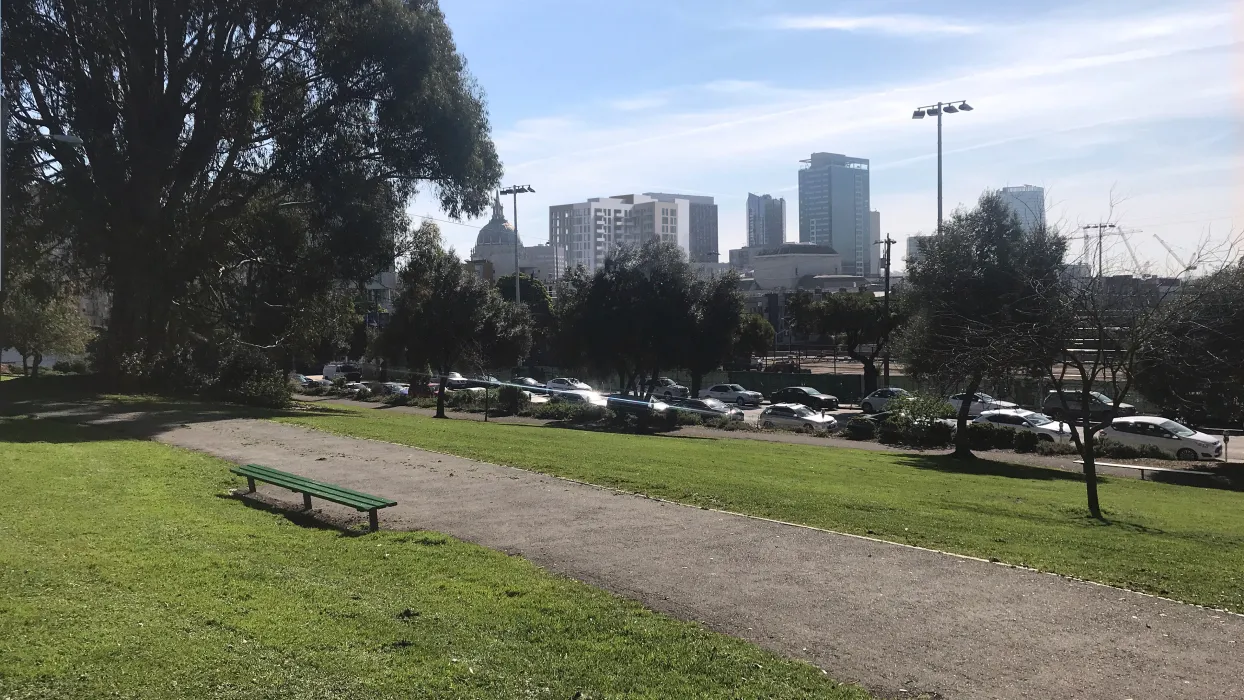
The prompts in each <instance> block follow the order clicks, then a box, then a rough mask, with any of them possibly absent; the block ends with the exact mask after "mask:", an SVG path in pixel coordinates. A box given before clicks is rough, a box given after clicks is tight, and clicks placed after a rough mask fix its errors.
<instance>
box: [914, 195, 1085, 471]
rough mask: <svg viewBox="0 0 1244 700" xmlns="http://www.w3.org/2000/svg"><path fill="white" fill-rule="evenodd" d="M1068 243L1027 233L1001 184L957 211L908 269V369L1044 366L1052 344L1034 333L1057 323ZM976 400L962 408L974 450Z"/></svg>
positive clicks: (968, 374)
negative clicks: (1055, 306)
mask: <svg viewBox="0 0 1244 700" xmlns="http://www.w3.org/2000/svg"><path fill="white" fill-rule="evenodd" d="M1065 252H1066V243H1065V241H1064V240H1063V239H1062V238H1061V237H1059V236H1057V235H1053V234H1050V233H1048V232H1047V231H1045V230H1038V231H1033V232H1026V231H1025V229H1024V227H1023V226H1022V225H1021V224H1020V221H1019V219H1018V218H1017V217H1016V216H1015V215H1014V214H1013V213H1012V212H1011V210H1010V209H1009V208H1008V207H1007V206H1006V203H1005V202H1004V201H1003V199H1002V197H1001V195H1000V194H999V193H997V192H986V193H985V194H983V195H982V196H981V198H980V201H979V202H978V203H977V206H976V207H975V208H973V209H970V210H962V209H961V210H958V211H956V212H955V213H954V214H952V215H951V218H950V220H949V221H947V222H946V224H945V225H944V226H943V228H942V230H941V232H939V233H938V234H936V235H934V236H932V237H930V238H929V240H928V242H927V244H926V246H925V251H924V255H923V257H922V258H921V259H919V260H917V261H914V262H913V263H912V264H911V265H910V267H909V269H908V271H907V286H908V289H909V291H908V298H907V302H908V304H909V311H910V314H911V318H910V321H909V322H908V323H907V324H906V326H905V328H904V330H903V332H902V342H901V354H902V356H903V358H904V360H905V362H906V366H907V372H908V374H910V375H912V376H913V377H915V378H916V379H918V380H921V381H930V380H931V381H934V382H936V383H939V384H949V383H959V384H960V385H966V387H965V389H966V393H967V394H969V395H971V394H974V393H976V391H977V390H978V389H979V388H980V386H981V382H982V381H983V380H984V379H985V378H1003V377H1007V376H1009V375H1012V374H1014V373H1024V374H1028V375H1034V374H1038V373H1041V374H1043V373H1045V372H1046V371H1047V370H1048V368H1049V366H1050V363H1051V361H1052V359H1053V358H1052V355H1051V354H1050V352H1048V351H1045V352H1038V351H1037V350H1038V348H1039V346H1034V345H1033V343H1032V342H1031V339H1032V337H1033V335H1034V334H1036V333H1039V332H1040V329H1041V328H1043V327H1049V326H1050V325H1051V324H1052V323H1053V310H1052V309H1051V308H1050V303H1049V302H1050V299H1051V298H1052V297H1051V295H1053V294H1056V293H1057V290H1058V288H1059V285H1060V284H1061V282H1060V271H1061V269H1062V260H1063V255H1064V253H1065ZM970 408H971V404H970V402H963V404H962V408H961V409H960V411H959V416H958V422H959V425H958V432H957V433H956V437H955V454H956V456H961V457H971V456H972V452H971V447H970V443H969V441H968V437H969V436H968V431H967V421H968V415H969V410H970Z"/></svg>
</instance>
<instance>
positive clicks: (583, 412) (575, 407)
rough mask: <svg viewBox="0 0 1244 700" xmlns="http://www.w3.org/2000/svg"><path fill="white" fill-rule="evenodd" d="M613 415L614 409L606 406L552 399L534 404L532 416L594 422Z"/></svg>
mask: <svg viewBox="0 0 1244 700" xmlns="http://www.w3.org/2000/svg"><path fill="white" fill-rule="evenodd" d="M613 415H614V413H613V411H610V410H609V409H607V408H605V407H604V406H593V405H590V404H581V403H566V402H564V401H550V402H549V403H541V404H534V405H532V407H531V416H532V417H533V418H541V419H544V420H558V421H565V422H567V423H592V422H596V421H602V420H608V419H611V418H612V417H613Z"/></svg>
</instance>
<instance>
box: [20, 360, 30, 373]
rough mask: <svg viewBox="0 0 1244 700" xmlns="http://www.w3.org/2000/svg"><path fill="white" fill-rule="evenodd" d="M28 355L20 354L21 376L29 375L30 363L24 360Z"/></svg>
mask: <svg viewBox="0 0 1244 700" xmlns="http://www.w3.org/2000/svg"><path fill="white" fill-rule="evenodd" d="M29 357H30V355H22V376H23V377H27V376H30V365H29V364H28V363H27V362H26V359H27V358H29Z"/></svg>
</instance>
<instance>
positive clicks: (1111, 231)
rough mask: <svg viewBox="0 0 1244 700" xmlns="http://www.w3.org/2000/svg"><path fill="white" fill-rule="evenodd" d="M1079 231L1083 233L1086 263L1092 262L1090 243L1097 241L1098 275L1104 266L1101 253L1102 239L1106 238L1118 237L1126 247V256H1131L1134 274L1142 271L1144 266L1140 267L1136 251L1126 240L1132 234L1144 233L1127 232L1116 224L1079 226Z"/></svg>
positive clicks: (1139, 231) (1129, 241)
mask: <svg viewBox="0 0 1244 700" xmlns="http://www.w3.org/2000/svg"><path fill="white" fill-rule="evenodd" d="M1080 229H1081V230H1082V231H1084V236H1083V238H1084V259H1085V260H1086V261H1091V260H1092V257H1091V255H1092V253H1091V251H1092V242H1093V240H1094V239H1096V240H1097V272H1098V274H1101V273H1102V268H1103V266H1104V263H1103V261H1102V253H1103V248H1104V245H1103V240H1102V239H1104V238H1105V237H1106V236H1118V237H1119V238H1120V239H1122V240H1123V245H1124V246H1126V247H1127V254H1128V255H1129V256H1131V258H1132V264H1134V265H1135V266H1136V272H1137V273H1139V272H1141V271H1142V269H1143V267H1144V266H1143V265H1141V263H1140V257H1139V256H1137V255H1136V250H1135V249H1134V248H1132V242H1131V240H1129V239H1128V236H1130V235H1131V234H1133V233H1144V232H1143V231H1141V230H1139V229H1131V230H1127V229H1124V228H1123V227H1122V226H1119V225H1118V224H1105V223H1102V224H1089V225H1088V226H1081V227H1080ZM1090 231H1096V233H1095V234H1094V233H1089V232H1090Z"/></svg>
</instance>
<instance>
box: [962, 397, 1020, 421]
mask: <svg viewBox="0 0 1244 700" xmlns="http://www.w3.org/2000/svg"><path fill="white" fill-rule="evenodd" d="M964 401H968V404H969V405H968V415H969V416H979V415H980V414H981V413H983V412H985V411H1001V410H1003V409H1007V408H1019V404H1015V403H1011V402H1010V401H1003V400H1001V399H995V398H994V397H992V396H990V395H989V394H984V393H981V392H979V391H978V392H976V393H975V394H973V395H972V397H971V399H969V398H968V395H967V394H955V395H954V396H952V397H950V398H949V399H947V400H946V402H947V403H949V404H950V407H951V408H953V409H955V415H958V414H959V409H960V408H961V407H962V406H963V402H964Z"/></svg>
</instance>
